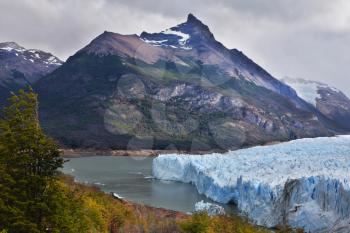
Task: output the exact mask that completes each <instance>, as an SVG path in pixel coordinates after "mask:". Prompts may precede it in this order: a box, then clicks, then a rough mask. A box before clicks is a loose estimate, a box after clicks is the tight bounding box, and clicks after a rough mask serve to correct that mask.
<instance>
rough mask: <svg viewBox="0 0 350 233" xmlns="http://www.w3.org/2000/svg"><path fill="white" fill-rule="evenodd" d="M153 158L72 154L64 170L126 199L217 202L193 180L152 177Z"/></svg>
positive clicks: (168, 204) (189, 205) (182, 205)
mask: <svg viewBox="0 0 350 233" xmlns="http://www.w3.org/2000/svg"><path fill="white" fill-rule="evenodd" d="M152 160H153V158H150V157H147V158H146V157H119V156H115V157H112V156H99V157H82V158H71V159H69V161H68V162H66V163H65V165H64V168H63V172H64V173H66V174H69V175H72V176H74V178H75V180H76V181H77V182H81V183H86V184H90V185H96V186H99V187H100V188H101V189H102V190H103V191H105V192H107V193H110V192H115V193H117V194H118V195H120V196H122V197H124V198H125V199H126V200H130V201H132V202H135V203H140V204H146V205H149V206H154V207H162V208H166V209H171V210H176V211H182V212H192V211H194V205H195V203H196V202H199V201H201V200H204V201H205V202H211V203H215V202H213V201H211V200H209V199H208V198H206V197H205V196H204V195H200V194H199V193H198V192H197V190H196V188H195V187H194V186H192V185H190V184H184V183H180V182H170V181H169V182H168V181H160V180H156V179H153V178H152ZM221 206H223V207H224V208H225V210H226V212H227V213H234V212H235V208H234V207H233V206H231V205H221Z"/></svg>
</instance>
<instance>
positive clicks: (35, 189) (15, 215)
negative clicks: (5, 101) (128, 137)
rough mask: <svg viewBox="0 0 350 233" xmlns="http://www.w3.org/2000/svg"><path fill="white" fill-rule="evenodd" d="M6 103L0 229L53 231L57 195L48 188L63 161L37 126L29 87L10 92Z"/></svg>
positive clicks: (0, 137) (0, 135)
mask: <svg viewBox="0 0 350 233" xmlns="http://www.w3.org/2000/svg"><path fill="white" fill-rule="evenodd" d="M9 103H10V104H9V106H8V107H6V108H5V111H4V115H3V118H2V119H1V120H0V229H7V231H8V233H12V232H16V233H22V232H23V233H24V232H25V233H36V232H54V230H53V225H55V224H54V219H57V216H56V217H55V215H57V214H58V213H56V212H55V210H53V209H52V208H50V205H52V203H53V202H54V199H55V198H58V197H57V193H56V194H54V193H53V192H52V191H51V190H52V189H57V173H58V171H57V169H58V168H60V167H62V165H63V160H62V158H61V157H60V153H59V150H58V147H57V145H56V144H55V143H54V142H53V141H52V140H51V139H49V138H47V137H46V136H45V134H44V133H43V131H42V129H41V127H40V124H39V119H38V101H37V95H36V94H35V93H34V92H33V90H32V89H31V88H28V91H27V92H26V91H23V90H20V91H19V93H18V94H17V95H16V94H12V96H11V97H10V98H9ZM58 209H60V208H58Z"/></svg>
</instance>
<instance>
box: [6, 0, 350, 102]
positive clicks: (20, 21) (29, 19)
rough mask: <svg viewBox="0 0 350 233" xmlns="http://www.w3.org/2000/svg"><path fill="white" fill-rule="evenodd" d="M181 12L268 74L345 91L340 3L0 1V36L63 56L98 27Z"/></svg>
mask: <svg viewBox="0 0 350 233" xmlns="http://www.w3.org/2000/svg"><path fill="white" fill-rule="evenodd" d="M188 13H193V14H194V15H195V16H196V17H197V18H198V19H200V20H201V21H202V22H203V23H204V24H206V25H208V26H209V28H210V30H211V31H212V32H213V34H214V35H215V37H216V39H217V40H218V41H220V42H222V43H223V44H224V45H225V46H226V47H228V48H237V49H239V50H241V51H243V52H244V53H245V54H246V55H247V56H249V57H250V58H251V59H252V60H254V61H255V62H256V63H258V64H259V65H261V66H262V67H263V68H265V69H266V70H267V71H268V72H270V73H271V74H272V75H273V76H275V77H276V78H283V77H286V76H287V77H294V78H304V79H310V80H316V81H321V82H325V83H328V84H330V85H333V86H335V87H337V88H339V89H341V90H342V91H344V92H345V93H346V94H347V95H348V96H350V1H348V0H332V1H329V0H215V1H212V0H175V1H174V0H16V1H14V0H0V28H1V29H0V41H1V42H5V41H15V42H17V43H18V44H20V45H22V46H23V47H26V48H35V49H41V50H44V51H48V52H51V53H53V54H54V55H56V56H58V57H59V58H61V59H62V60H65V59H67V58H68V57H69V56H70V55H73V54H74V53H75V52H76V51H77V50H79V49H80V48H82V47H84V46H85V45H86V44H88V43H89V42H90V41H91V40H92V39H93V38H95V37H96V36H98V35H99V34H101V33H102V32H103V31H105V30H107V31H112V32H118V33H121V34H140V33H141V32H142V31H148V32H158V31H162V30H164V29H166V28H169V27H172V26H175V25H177V24H180V23H182V22H184V21H186V18H187V15H188Z"/></svg>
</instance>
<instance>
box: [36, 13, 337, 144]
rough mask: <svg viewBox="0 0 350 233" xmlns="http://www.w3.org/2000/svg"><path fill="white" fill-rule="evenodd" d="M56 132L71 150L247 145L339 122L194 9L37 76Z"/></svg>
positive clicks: (106, 41)
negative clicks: (219, 37)
mask: <svg viewBox="0 0 350 233" xmlns="http://www.w3.org/2000/svg"><path fill="white" fill-rule="evenodd" d="M35 88H36V90H37V91H38V92H39V94H40V95H39V97H40V103H41V120H42V123H43V126H44V128H45V130H46V131H47V133H49V134H50V135H51V136H53V137H55V138H56V139H58V140H59V142H60V143H61V144H62V145H63V146H66V147H70V148H75V147H79V148H104V149H107V148H111V149H121V148H122V149H139V148H143V149H147V148H153V149H166V148H168V149H175V148H176V149H186V150H208V149H227V148H238V147H244V146H249V145H256V144H261V143H265V142H270V141H276V140H290V139H294V138H301V137H315V136H326V135H333V134H334V133H335V132H336V131H335V130H336V128H334V127H332V126H331V125H330V124H329V123H328V122H327V121H324V120H323V117H322V116H320V114H319V113H318V111H317V110H316V109H315V108H314V107H312V106H310V105H309V104H308V103H306V102H305V101H304V100H302V99H301V98H299V97H298V95H297V94H296V92H295V91H294V90H293V89H292V88H291V87H290V86H288V85H286V84H284V83H283V82H280V81H279V80H277V79H275V78H274V77H272V76H271V75H270V74H269V73H268V72H267V71H265V70H264V69H263V68H261V67H260V66H259V65H257V64H256V63H254V62H253V61H252V60H251V59H249V58H248V57H247V56H245V55H244V54H243V53H242V52H240V51H238V50H236V49H227V48H226V47H224V46H223V45H222V44H221V43H220V42H218V41H216V40H215V38H214V36H213V34H212V33H211V32H210V30H209V28H208V27H207V26H206V25H204V24H203V23H202V22H201V21H199V20H198V19H197V18H195V17H194V16H193V15H192V14H190V15H189V16H188V19H187V21H186V22H185V23H182V24H179V25H177V26H176V27H172V28H170V29H167V30H165V31H162V32H160V33H147V32H143V33H142V34H141V35H140V36H138V35H120V34H117V33H112V32H104V33H103V34H101V35H99V36H98V37H96V38H95V39H94V40H93V41H92V42H91V43H90V44H88V45H87V46H86V47H84V48H82V49H81V50H79V51H78V52H77V53H76V54H74V55H73V56H71V57H70V58H69V59H68V60H67V62H66V63H64V64H63V65H62V66H61V67H59V68H58V69H57V70H55V71H54V72H52V73H51V74H49V75H48V76H46V77H44V78H43V79H41V80H40V81H39V82H37V83H36V84H35Z"/></svg>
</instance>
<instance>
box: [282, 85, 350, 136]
mask: <svg viewBox="0 0 350 233" xmlns="http://www.w3.org/2000/svg"><path fill="white" fill-rule="evenodd" d="M283 82H285V83H286V84H288V85H290V86H291V87H293V88H294V89H295V90H296V92H297V93H298V95H299V96H300V97H301V98H303V99H304V100H305V101H307V102H308V103H310V104H312V105H313V106H315V107H316V109H317V110H319V111H320V112H321V113H322V114H323V115H324V116H326V117H327V118H328V119H330V120H332V121H334V122H336V123H337V124H338V125H339V126H340V127H341V128H344V129H347V130H350V99H349V98H348V97H347V96H346V95H345V94H344V93H343V92H341V91H340V90H338V89H337V88H335V87H331V86H329V85H327V84H325V83H321V82H316V81H310V80H305V79H300V78H299V79H292V78H284V79H283Z"/></svg>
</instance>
